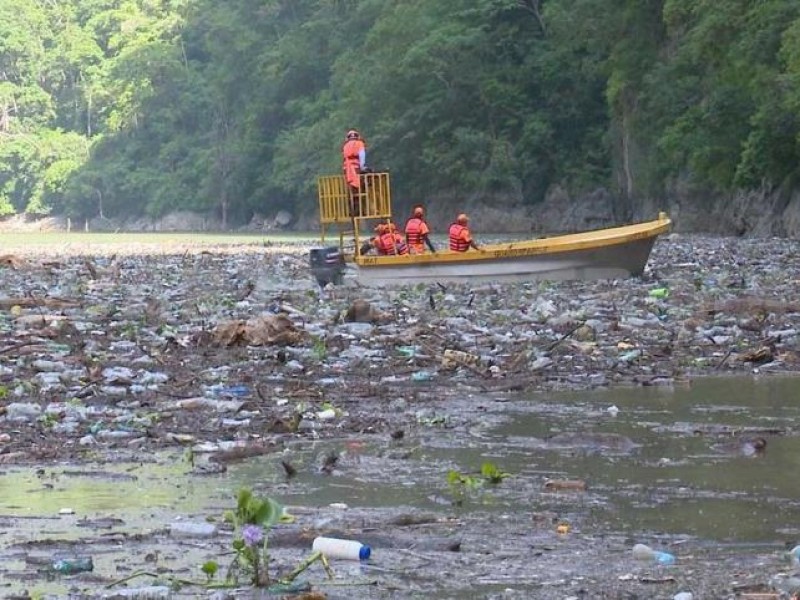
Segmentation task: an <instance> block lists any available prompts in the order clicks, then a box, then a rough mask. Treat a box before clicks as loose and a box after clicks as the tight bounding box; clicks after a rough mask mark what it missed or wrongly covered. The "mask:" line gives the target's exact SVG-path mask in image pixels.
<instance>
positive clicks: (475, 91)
mask: <svg viewBox="0 0 800 600" xmlns="http://www.w3.org/2000/svg"><path fill="white" fill-rule="evenodd" d="M798 111H800V5H798V4H797V3H792V2H785V1H783V0H765V1H762V2H757V3H755V2H748V1H745V0H715V1H714V2H711V1H707V0H700V1H697V2H691V3H687V2H682V1H678V0H611V1H609V0H604V1H600V0H452V1H450V2H444V3H443V2H430V1H428V0H407V1H404V2H401V3H397V2H391V1H389V0H296V1H293V2H287V1H284V0H230V1H227V2H214V1H212V0H64V1H62V2H58V3H45V2H40V1H38V0H18V1H16V2H13V3H12V2H5V3H3V4H2V5H0V215H11V214H20V213H27V214H31V215H44V214H61V215H67V216H70V217H73V218H93V217H97V216H101V217H138V216H149V217H156V216H160V215H163V214H165V213H167V212H169V211H174V210H193V211H200V212H204V213H207V214H213V215H215V216H216V217H218V218H219V219H221V222H222V223H223V226H226V227H227V226H228V225H230V224H236V223H244V222H247V221H248V220H249V219H250V218H251V217H252V215H253V214H254V213H262V214H263V213H265V212H268V211H275V210H278V209H288V210H290V211H293V212H303V211H309V210H311V209H312V208H313V202H314V200H313V199H314V197H315V193H314V186H315V181H316V177H317V175H318V174H320V173H326V172H336V171H337V170H338V169H339V168H340V164H339V161H340V159H339V144H340V142H341V140H342V138H343V135H344V132H345V131H346V130H347V129H348V128H350V127H357V128H359V129H360V130H361V131H362V132H363V134H364V136H365V137H366V139H367V142H368V145H369V162H370V163H371V164H372V166H373V167H376V168H387V169H390V170H391V171H392V174H393V181H394V183H395V190H396V192H397V194H396V195H398V196H402V197H406V198H415V197H416V198H421V197H422V198H426V199H431V198H432V197H437V196H438V197H442V198H455V197H457V198H461V197H465V196H469V197H472V198H484V199H494V200H495V201H497V200H498V199H501V200H500V201H502V202H516V203H536V202H538V201H540V200H542V199H543V198H544V196H545V195H546V193H547V191H548V190H549V189H551V188H552V186H554V185H556V184H557V185H561V186H566V187H568V188H569V189H571V190H574V191H577V192H580V191H581V190H589V189H593V188H595V187H606V188H608V189H612V190H614V193H615V194H617V195H619V196H620V197H622V198H626V199H627V200H628V201H630V202H631V203H633V204H635V203H636V202H638V201H640V200H641V199H642V198H645V197H649V198H654V197H655V198H657V197H660V196H662V195H663V194H665V193H666V191H667V190H668V189H669V188H670V187H671V186H675V185H678V184H677V183H676V182H681V184H685V185H690V186H698V187H701V188H704V189H708V190H712V191H715V192H718V193H727V194H735V193H737V191H741V190H752V189H764V188H766V189H768V190H774V189H779V188H780V189H784V190H786V191H788V192H791V191H792V190H793V189H794V187H795V186H796V185H797V184H796V175H797V165H798V164H800V145H798V144H799V140H800V119H799V118H798Z"/></svg>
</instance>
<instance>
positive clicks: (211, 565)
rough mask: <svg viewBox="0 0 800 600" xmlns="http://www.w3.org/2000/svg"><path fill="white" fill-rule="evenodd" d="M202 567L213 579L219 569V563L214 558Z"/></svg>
mask: <svg viewBox="0 0 800 600" xmlns="http://www.w3.org/2000/svg"><path fill="white" fill-rule="evenodd" d="M200 569H201V570H202V571H203V573H205V574H206V575H207V576H208V578H209V579H213V578H214V576H215V575H216V574H217V571H219V564H218V563H217V562H216V561H214V560H209V561H206V562H205V563H203V566H202V567H200Z"/></svg>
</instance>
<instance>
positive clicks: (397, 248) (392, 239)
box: [378, 231, 408, 255]
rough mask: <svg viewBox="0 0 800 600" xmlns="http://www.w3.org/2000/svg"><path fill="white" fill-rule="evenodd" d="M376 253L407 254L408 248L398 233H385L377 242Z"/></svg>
mask: <svg viewBox="0 0 800 600" xmlns="http://www.w3.org/2000/svg"><path fill="white" fill-rule="evenodd" d="M378 244H379V245H378V252H380V253H381V254H389V255H403V254H408V246H406V243H405V242H404V241H403V236H401V235H400V234H399V233H394V232H392V231H387V232H386V233H384V234H382V235H381V236H380V238H379V240H378Z"/></svg>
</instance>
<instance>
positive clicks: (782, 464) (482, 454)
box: [0, 378, 800, 543]
mask: <svg viewBox="0 0 800 600" xmlns="http://www.w3.org/2000/svg"><path fill="white" fill-rule="evenodd" d="M798 391H800V380H797V379H789V378H785V379H784V378H771V379H766V380H760V381H754V380H751V379H715V380H711V379H709V380H701V381H697V382H695V383H693V384H692V386H691V387H686V388H675V389H671V388H631V389H614V390H601V391H589V392H575V393H560V394H548V395H539V394H537V395H533V396H530V397H527V398H512V399H509V401H508V402H507V403H504V405H503V406H504V407H506V410H505V412H503V413H501V414H499V417H500V418H502V423H501V424H499V425H497V426H488V427H483V428H480V423H475V425H476V426H477V428H478V429H480V433H479V434H473V433H472V432H471V433H469V434H467V433H463V432H461V433H460V434H458V433H456V432H454V431H453V430H446V429H436V428H428V429H426V430H424V431H423V433H422V434H421V437H420V438H419V439H415V440H406V441H405V442H403V444H405V446H404V447H405V449H406V450H407V452H406V453H405V454H406V455H405V456H399V457H398V458H396V459H393V458H391V448H389V449H388V450H387V446H386V445H387V442H386V440H384V439H381V440H379V441H373V440H369V439H368V440H367V442H366V443H367V445H366V446H360V447H357V448H353V447H352V446H347V445H346V444H344V443H343V442H342V441H339V442H336V441H333V442H308V441H302V442H299V443H298V445H297V446H296V447H294V448H293V449H292V450H291V451H290V456H288V457H287V458H290V459H291V460H292V461H293V463H294V464H295V466H296V467H298V470H299V471H300V474H299V475H298V476H297V477H296V478H295V479H293V480H292V481H291V483H287V482H286V480H285V477H284V475H283V471H282V469H281V467H280V460H281V459H282V458H283V457H281V456H276V455H272V456H268V457H259V458H257V459H253V460H251V461H248V462H245V463H241V464H238V465H232V466H231V468H230V469H229V471H228V473H227V474H225V475H221V476H213V477H191V476H189V475H188V471H189V469H188V467H187V465H186V464H185V463H183V462H181V460H180V458H179V457H176V456H162V457H159V460H158V461H157V462H155V463H149V464H148V463H145V464H142V465H115V466H102V467H98V469H101V470H102V471H103V472H104V473H106V476H102V475H101V474H100V473H95V474H94V475H92V474H86V473H84V475H76V474H75V473H77V472H81V471H83V472H85V471H87V470H88V471H91V467H81V468H80V469H78V468H75V467H72V468H71V471H73V473H71V474H70V473H68V472H66V473H65V471H69V470H70V469H67V468H66V467H53V468H47V469H45V470H44V472H43V473H39V474H36V473H34V472H33V471H32V470H29V469H14V468H9V469H7V470H6V471H5V472H3V473H0V486H2V490H3V494H2V496H1V497H0V516H2V515H18V516H26V517H30V516H36V515H39V516H56V515H57V514H58V511H59V510H60V509H62V508H66V507H68V508H72V509H74V510H75V511H76V517H78V516H85V515H88V516H90V517H92V518H95V517H102V516H105V515H113V516H119V517H123V518H125V520H126V523H128V524H129V525H131V526H134V527H135V526H138V525H139V524H141V523H142V522H143V521H142V519H148V518H149V517H150V516H151V515H153V514H155V513H157V514H159V515H162V516H161V517H160V520H161V522H163V523H167V522H169V520H171V518H173V517H174V515H178V514H184V515H186V514H192V513H196V512H199V511H203V510H206V509H209V508H213V509H215V510H216V509H219V512H221V511H222V510H223V509H224V508H228V507H230V505H231V503H232V502H233V498H234V497H235V493H236V490H237V489H238V488H239V487H240V486H243V485H245V486H250V487H253V488H254V489H256V491H257V492H259V493H267V494H270V495H272V496H274V497H276V498H277V499H279V500H281V501H283V502H284V503H286V504H289V505H293V504H296V505H305V506H324V505H326V504H328V503H331V502H344V503H347V504H350V505H351V506H361V507H417V508H420V509H423V510H426V511H442V512H447V511H450V510H452V507H451V506H450V505H449V504H447V502H443V501H442V499H443V498H447V493H448V489H447V472H448V471H449V470H450V469H454V470H458V471H460V472H463V473H469V472H472V473H474V472H475V471H477V470H479V469H480V466H481V464H482V463H483V462H485V461H491V462H493V463H495V464H496V465H497V466H499V467H500V468H502V469H503V470H505V471H509V472H511V473H513V474H515V475H516V477H514V478H512V479H511V480H508V481H507V482H504V483H503V484H502V485H500V486H497V487H496V488H493V489H492V490H491V493H489V494H486V495H485V497H484V498H482V499H480V500H479V501H477V502H474V503H471V504H470V503H468V504H465V505H464V506H463V507H461V508H460V509H459V510H461V511H470V510H475V511H504V512H508V511H519V510H524V511H528V512H530V511H532V510H537V508H548V507H553V506H557V507H559V508H563V506H564V505H565V504H566V505H569V503H570V502H572V505H571V507H570V509H569V510H571V511H573V512H574V513H581V512H582V513H583V517H582V519H583V527H584V528H588V527H591V529H592V530H595V531H603V530H605V531H617V532H619V531H622V532H626V531H630V532H631V533H634V532H637V531H651V532H664V533H669V534H678V535H681V534H686V535H693V536H697V537H700V538H708V539H712V540H720V541H724V540H727V541H736V542H737V543H738V542H743V543H756V542H761V541H789V540H794V539H796V538H797V537H798V535H799V534H800V529H798V526H797V525H795V524H796V523H798V522H800V478H798V477H796V473H797V472H798V466H800V437H797V436H796V435H795V431H794V427H795V424H796V423H797V422H798V413H800V404H798V403H797V401H796V398H797V397H798ZM477 401H479V400H476V402H477ZM612 405H614V406H616V407H618V409H619V412H618V414H616V416H612V414H611V413H609V412H608V411H607V410H606V409H607V408H608V407H609V406H612ZM442 408H443V411H444V407H442ZM495 416H496V417H497V416H498V414H497V413H495ZM743 428H750V429H753V430H756V429H759V430H763V431H765V432H766V433H758V434H757V435H763V437H765V438H766V439H767V448H766V451H765V452H764V453H763V455H761V456H757V457H746V456H743V455H741V454H739V453H737V452H735V450H734V451H733V452H731V453H727V454H726V453H722V452H719V451H718V450H716V449H715V445H716V444H718V443H720V442H721V441H725V440H727V441H730V440H732V439H739V438H738V437H735V436H734V435H733V433H735V432H737V431H740V430H741V429H743ZM697 431H704V432H711V433H703V434H698V433H697ZM569 432H577V433H582V434H586V435H588V432H592V433H598V432H603V433H614V434H619V435H621V436H625V437H626V438H629V439H630V440H631V441H632V442H634V443H635V444H636V446H635V447H633V449H632V450H630V451H629V452H628V451H621V452H608V451H606V450H602V449H596V448H592V447H591V445H589V446H588V447H581V448H565V447H559V448H549V447H548V446H547V443H546V440H547V438H549V437H552V436H554V435H556V434H559V433H569ZM719 432H727V433H719ZM753 435H756V434H753ZM388 444H389V445H391V442H388ZM331 447H333V448H335V449H337V450H339V451H340V452H342V459H341V468H340V469H339V471H338V472H337V474H335V475H333V476H321V475H320V474H319V473H318V471H317V469H316V468H315V466H314V465H315V460H316V459H317V458H318V457H319V456H321V455H322V454H323V453H324V452H326V451H328V450H329V449H330V448H331ZM387 452H388V454H387ZM399 454H403V453H399ZM387 457H388V458H387ZM109 473H113V477H108V476H107V475H108V474H109ZM547 477H555V478H558V477H563V478H569V479H583V480H585V481H586V482H587V484H588V488H589V489H588V491H587V492H586V493H585V494H583V495H582V496H581V499H579V500H577V501H576V500H575V495H574V494H573V496H572V498H568V497H566V496H562V497H559V495H558V494H552V493H544V492H543V491H542V487H543V485H542V484H543V482H544V481H545V479H546V478H547ZM579 496H580V495H579ZM137 515H138V516H137ZM587 515H588V516H587ZM69 522H70V521H69V520H67V523H69ZM79 533H80V532H79ZM7 539H8V538H7Z"/></svg>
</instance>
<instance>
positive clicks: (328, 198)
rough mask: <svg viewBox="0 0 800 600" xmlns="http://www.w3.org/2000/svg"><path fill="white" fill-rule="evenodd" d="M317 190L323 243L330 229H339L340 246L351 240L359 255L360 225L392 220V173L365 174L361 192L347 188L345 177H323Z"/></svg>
mask: <svg viewBox="0 0 800 600" xmlns="http://www.w3.org/2000/svg"><path fill="white" fill-rule="evenodd" d="M317 188H318V192H319V221H320V225H321V226H322V241H323V242H324V241H325V234H326V231H327V229H328V227H329V226H331V225H335V226H337V227H338V228H339V246H340V247H341V246H343V245H344V238H345V237H350V236H352V238H353V242H354V245H355V247H356V252H357V249H358V245H359V239H358V237H359V235H358V234H359V231H360V230H361V228H362V226H361V224H362V223H363V222H366V221H369V220H377V219H381V220H386V219H391V217H392V194H391V190H390V186H389V173H364V174H363V175H361V188H360V190H358V191H355V190H352V189H351V188H350V186H349V185H347V182H346V181H345V178H344V176H343V175H326V176H323V177H320V178H319V180H318V181H317ZM348 227H349V229H348Z"/></svg>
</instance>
